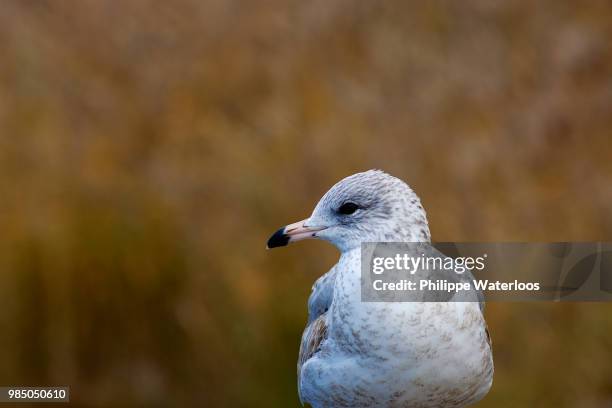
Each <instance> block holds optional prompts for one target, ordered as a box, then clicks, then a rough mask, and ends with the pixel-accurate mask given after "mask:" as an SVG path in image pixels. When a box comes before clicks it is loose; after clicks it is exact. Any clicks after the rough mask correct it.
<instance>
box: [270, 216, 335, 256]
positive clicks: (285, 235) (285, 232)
mask: <svg viewBox="0 0 612 408" xmlns="http://www.w3.org/2000/svg"><path fill="white" fill-rule="evenodd" d="M306 221H308V219H305V220H302V221H299V222H295V223H293V224H289V225H287V226H284V227H282V228H281V229H279V230H278V231H276V232H275V233H274V234H272V236H271V237H270V239H269V240H268V244H267V246H266V248H267V249H270V248H276V247H281V246H285V245H287V244H289V243H290V242H295V241H301V240H303V239H309V238H316V237H317V232H318V231H322V230H324V229H325V228H327V227H313V226H310V225H306Z"/></svg>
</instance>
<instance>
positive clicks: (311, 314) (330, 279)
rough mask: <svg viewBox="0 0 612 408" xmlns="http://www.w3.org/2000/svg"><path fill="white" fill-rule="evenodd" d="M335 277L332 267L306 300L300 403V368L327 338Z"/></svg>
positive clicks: (301, 349) (315, 285) (317, 282)
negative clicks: (306, 311) (306, 314)
mask: <svg viewBox="0 0 612 408" xmlns="http://www.w3.org/2000/svg"><path fill="white" fill-rule="evenodd" d="M336 275H337V273H336V266H334V267H333V268H332V269H330V270H329V272H327V273H326V274H325V275H323V276H321V277H320V278H319V279H317V281H316V282H315V283H314V285H312V293H311V294H310V297H309V298H308V324H307V325H306V329H304V333H303V334H302V342H301V343H300V354H299V356H298V363H297V376H298V394H299V396H300V401H302V395H301V390H300V377H301V374H302V366H303V365H304V363H305V362H306V361H308V359H310V358H311V357H312V356H314V355H315V353H317V351H319V349H320V347H321V343H323V341H324V340H325V339H326V338H327V311H328V310H329V307H330V306H331V303H332V299H333V296H334V284H335V282H336Z"/></svg>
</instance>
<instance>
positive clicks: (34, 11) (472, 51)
mask: <svg viewBox="0 0 612 408" xmlns="http://www.w3.org/2000/svg"><path fill="white" fill-rule="evenodd" d="M611 142H612V3H611V2H610V1H607V0H600V1H584V2H570V1H559V0H547V1H538V2H530V1H488V0H470V1H462V2H444V1H432V2H417V1H399V0H398V1H382V2H374V1H372V2H356V1H347V0H327V1H322V0H316V1H311V2H300V1H279V0H270V1H265V2H247V1H221V0H206V1H201V0H180V1H176V2H161V1H157V2H154V1H144V0H129V1H123V2H110V1H100V0H81V1H64V0H57V1H25V0H22V1H12V0H7V1H3V2H2V4H1V5H0V231H1V234H2V235H1V236H2V239H0V274H1V275H0V277H1V283H0V299H1V307H0V385H70V386H71V387H72V401H73V402H72V405H73V406H80V407H103V406H125V407H145V406H146V407H162V406H183V407H192V406H205V407H292V406H297V405H298V400H297V392H296V378H295V363H296V358H297V351H298V346H299V339H300V336H301V331H302V328H303V325H304V323H305V319H306V300H307V297H308V294H309V291H310V285H311V284H312V282H313V281H314V280H315V279H316V278H317V277H318V276H319V275H320V274H322V273H323V272H325V271H326V270H327V269H328V268H329V267H330V266H331V265H332V264H333V263H334V262H335V260H336V258H337V256H338V254H337V252H336V251H335V249H334V248H332V247H331V246H330V245H328V244H326V243H323V242H314V241H312V242H307V243H301V244H299V245H295V246H291V247H290V248H286V249H283V250H277V251H274V252H267V251H265V249H264V248H265V242H266V239H267V238H268V236H269V235H270V234H271V233H272V232H274V230H275V229H276V228H278V227H280V226H281V225H284V224H286V223H288V222H292V221H295V220H298V219H301V218H304V217H305V216H307V215H308V214H309V213H310V211H311V210H312V208H313V206H314V204H315V203H316V202H317V201H318V199H319V197H320V196H321V195H322V194H323V193H324V192H325V191H326V190H327V188H329V187H330V186H331V185H332V184H333V183H335V182H336V181H338V180H339V179H341V178H342V177H345V176H347V175H349V174H352V173H354V172H357V171H362V170H366V169H369V168H382V169H384V170H386V171H388V172H390V173H391V174H394V175H396V176H398V177H400V178H402V179H404V180H405V181H406V182H408V183H409V184H410V185H411V186H412V187H413V188H414V189H415V191H416V192H417V193H418V194H419V195H420V196H421V198H422V200H423V203H424V205H425V208H426V209H427V210H428V215H429V220H430V225H431V230H432V235H433V237H434V239H435V240H437V241H563V240H574V241H579V240H608V241H609V240H612V212H611V210H612V143H611ZM487 319H488V321H489V326H490V330H491V334H492V337H493V342H494V356H495V363H496V375H495V380H494V384H493V388H492V391H491V392H490V394H489V396H488V397H487V398H486V399H485V400H484V401H483V402H481V403H480V404H479V406H480V407H516V406H538V407H556V408H559V407H561V408H563V407H611V406H612V364H611V362H612V306H611V305H609V304H535V303H531V304H490V305H488V309H487Z"/></svg>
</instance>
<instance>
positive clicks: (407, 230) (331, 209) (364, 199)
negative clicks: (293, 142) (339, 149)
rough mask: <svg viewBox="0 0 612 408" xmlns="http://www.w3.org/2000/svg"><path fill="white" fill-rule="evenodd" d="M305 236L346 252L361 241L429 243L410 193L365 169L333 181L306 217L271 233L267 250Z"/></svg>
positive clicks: (419, 208)
mask: <svg viewBox="0 0 612 408" xmlns="http://www.w3.org/2000/svg"><path fill="white" fill-rule="evenodd" d="M309 238H318V239H323V240H326V241H329V242H331V243H332V244H333V245H335V246H336V247H337V248H338V249H339V250H340V251H342V252H345V251H350V250H352V249H354V248H357V247H359V246H360V245H361V243H362V242H429V240H430V234H429V227H428V224H427V216H426V214H425V210H424V209H423V206H422V205H421V201H420V200H419V197H418V196H417V195H416V194H415V193H414V191H412V189H411V188H410V187H408V185H407V184H406V183H404V182H403V181H402V180H400V179H398V178H396V177H393V176H391V175H389V174H387V173H385V172H383V171H381V170H369V171H366V172H363V173H357V174H353V175H352V176H349V177H347V178H345V179H343V180H340V181H339V182H338V183H336V184H335V185H334V186H333V187H332V188H331V189H329V191H328V192H327V193H325V195H324V196H323V197H322V198H321V200H319V203H318V204H317V205H316V207H315V209H314V211H313V212H312V214H311V215H310V217H308V218H306V219H305V220H302V221H299V222H296V223H293V224H289V225H287V226H284V227H282V228H280V229H279V230H278V231H276V232H275V233H274V234H273V235H272V236H271V237H270V239H269V240H268V248H275V247H279V246H285V245H287V244H289V243H291V242H295V241H300V240H303V239H309Z"/></svg>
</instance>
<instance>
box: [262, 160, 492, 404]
mask: <svg viewBox="0 0 612 408" xmlns="http://www.w3.org/2000/svg"><path fill="white" fill-rule="evenodd" d="M311 238H316V239H322V240H325V241H328V242H330V243H331V244H333V245H335V246H336V247H337V248H338V249H339V250H340V253H341V255H340V259H339V261H338V263H337V264H336V265H335V266H334V267H332V268H331V270H330V271H329V272H327V273H326V274H324V275H323V276H321V277H320V278H319V279H318V280H317V281H316V282H315V284H314V285H313V287H312V292H311V295H310V298H309V300H308V323H307V325H306V328H305V330H304V333H303V335H302V341H301V345H300V351H299V357H298V364H297V371H298V372H297V374H298V375H297V377H298V394H299V398H300V402H301V403H302V405H310V406H311V407H313V408H329V407H334V408H336V407H338V408H342V407H347V408H348V407H351V408H356V407H381V408H383V407H384V408H400V407H402V408H404V407H418V408H429V407H431V408H433V407H436V408H438V407H451V408H454V407H464V406H467V405H471V404H473V403H475V402H477V401H479V400H480V399H482V398H483V397H484V396H485V395H486V394H487V393H488V391H489V389H490V388H491V384H492V381H493V357H492V351H491V341H490V337H489V332H488V330H487V325H486V322H485V320H484V316H483V303H482V302H477V301H475V302H416V301H415V302H362V301H361V280H360V279H361V244H362V243H364V242H419V243H429V242H430V241H431V238H430V232H429V226H428V222H427V216H426V213H425V210H424V208H423V206H422V205H421V201H420V200H419V198H418V196H417V195H416V194H415V193H414V191H412V189H411V188H410V187H409V186H408V185H407V184H406V183H404V182H403V181H402V180H400V179H398V178H396V177H393V176H391V175H389V174H387V173H385V172H383V171H381V170H369V171H366V172H363V173H357V174H354V175H352V176H349V177H347V178H345V179H343V180H341V181H339V182H338V183H336V184H335V185H334V186H333V187H332V188H331V189H330V190H329V191H328V192H327V193H325V195H324V196H323V197H322V198H321V200H320V201H319V203H318V204H317V205H316V207H315V209H314V211H313V212H312V214H311V216H310V217H308V218H307V219H305V220H303V221H299V222H296V223H294V224H290V225H287V226H285V227H282V228H280V229H279V230H278V231H276V232H275V233H274V234H273V235H272V236H271V237H270V239H269V240H268V245H267V246H268V248H275V247H281V246H285V245H287V244H289V243H292V242H296V241H300V240H303V239H311Z"/></svg>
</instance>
